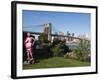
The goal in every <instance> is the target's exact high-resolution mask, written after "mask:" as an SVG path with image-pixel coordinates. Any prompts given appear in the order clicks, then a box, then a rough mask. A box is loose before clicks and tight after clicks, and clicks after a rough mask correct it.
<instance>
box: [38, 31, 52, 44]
mask: <svg viewBox="0 0 100 80" xmlns="http://www.w3.org/2000/svg"><path fill="white" fill-rule="evenodd" d="M39 41H40V43H41V44H44V43H49V42H50V41H48V34H46V33H42V34H40V36H39Z"/></svg>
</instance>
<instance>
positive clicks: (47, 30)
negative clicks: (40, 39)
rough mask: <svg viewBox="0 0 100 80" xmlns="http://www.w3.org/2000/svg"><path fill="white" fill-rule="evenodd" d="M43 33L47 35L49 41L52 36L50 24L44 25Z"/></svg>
mask: <svg viewBox="0 0 100 80" xmlns="http://www.w3.org/2000/svg"><path fill="white" fill-rule="evenodd" d="M44 33H46V34H48V40H49V41H51V39H52V36H51V33H52V24H51V23H46V24H44Z"/></svg>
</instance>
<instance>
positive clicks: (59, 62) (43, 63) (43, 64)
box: [23, 57, 90, 69]
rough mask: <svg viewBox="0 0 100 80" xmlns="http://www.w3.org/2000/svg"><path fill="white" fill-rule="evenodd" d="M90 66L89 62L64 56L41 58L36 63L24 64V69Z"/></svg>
mask: <svg viewBox="0 0 100 80" xmlns="http://www.w3.org/2000/svg"><path fill="white" fill-rule="evenodd" d="M81 66H90V63H89V62H82V61H78V60H75V59H65V58H64V57H52V58H48V59H42V60H39V62H38V63H35V64H23V69H39V68H58V67H60V68H61V67H81Z"/></svg>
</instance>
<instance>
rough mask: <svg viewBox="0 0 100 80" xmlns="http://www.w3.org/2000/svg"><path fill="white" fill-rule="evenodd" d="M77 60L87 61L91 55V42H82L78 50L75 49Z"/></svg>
mask: <svg viewBox="0 0 100 80" xmlns="http://www.w3.org/2000/svg"><path fill="white" fill-rule="evenodd" d="M74 53H75V55H76V58H77V59H79V60H81V61H86V60H87V58H88V56H89V55H90V42H86V41H83V40H81V41H80V43H79V45H78V46H77V48H76V49H74Z"/></svg>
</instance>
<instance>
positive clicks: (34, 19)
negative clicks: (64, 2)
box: [22, 10, 91, 36]
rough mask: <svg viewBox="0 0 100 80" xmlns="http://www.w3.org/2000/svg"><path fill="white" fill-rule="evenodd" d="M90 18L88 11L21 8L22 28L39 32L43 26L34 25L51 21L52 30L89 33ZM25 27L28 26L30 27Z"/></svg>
mask: <svg viewBox="0 0 100 80" xmlns="http://www.w3.org/2000/svg"><path fill="white" fill-rule="evenodd" d="M90 18H91V15H90V14H89V13H74V12H49V11H33V10H23V14H22V19H23V20H22V24H23V30H29V31H36V32H40V31H43V27H40V26H36V25H42V24H44V23H47V22H51V23H52V27H53V28H52V29H53V31H52V32H55V31H61V32H64V34H66V33H67V31H69V32H71V33H75V35H76V36H77V35H79V34H89V35H90V28H91V25H90ZM30 26H31V27H30ZM25 27H30V29H27V28H25Z"/></svg>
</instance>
